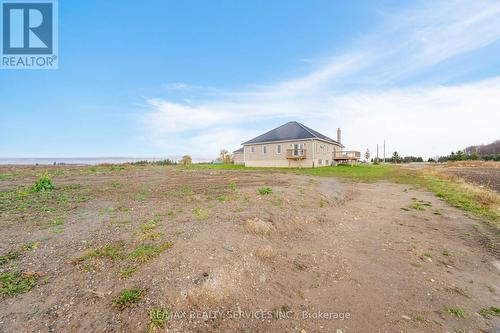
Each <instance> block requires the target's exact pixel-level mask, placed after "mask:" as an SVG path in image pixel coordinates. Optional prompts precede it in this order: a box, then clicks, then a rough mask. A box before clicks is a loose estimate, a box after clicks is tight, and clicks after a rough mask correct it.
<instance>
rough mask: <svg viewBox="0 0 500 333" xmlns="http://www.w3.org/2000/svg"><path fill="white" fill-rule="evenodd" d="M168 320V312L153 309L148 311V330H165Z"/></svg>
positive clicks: (163, 309)
mask: <svg viewBox="0 0 500 333" xmlns="http://www.w3.org/2000/svg"><path fill="white" fill-rule="evenodd" d="M169 319H170V311H169V310H168V309H165V308H153V309H151V310H149V326H148V328H149V330H150V331H156V330H157V329H162V328H165V323H166V321H167V320H169Z"/></svg>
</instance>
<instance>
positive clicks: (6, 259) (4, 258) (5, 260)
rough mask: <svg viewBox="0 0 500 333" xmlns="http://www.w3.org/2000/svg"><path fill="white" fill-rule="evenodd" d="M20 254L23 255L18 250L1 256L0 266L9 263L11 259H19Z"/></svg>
mask: <svg viewBox="0 0 500 333" xmlns="http://www.w3.org/2000/svg"><path fill="white" fill-rule="evenodd" d="M20 256H21V253H19V252H18V251H10V252H9V253H7V254H6V255H3V256H0V266H2V265H3V264H6V263H8V262H9V261H11V260H14V259H17V258H19V257H20Z"/></svg>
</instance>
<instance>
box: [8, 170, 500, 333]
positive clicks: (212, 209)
mask: <svg viewBox="0 0 500 333" xmlns="http://www.w3.org/2000/svg"><path fill="white" fill-rule="evenodd" d="M44 170H48V171H50V172H51V173H52V174H53V175H54V176H53V180H54V184H55V186H56V188H55V189H54V190H52V191H51V194H48V196H47V194H44V193H38V194H24V195H23V194H22V193H23V192H22V189H26V188H28V187H29V186H31V185H32V184H33V183H34V181H35V180H36V179H37V177H38V175H40V174H41V173H42V172H43V171H44ZM0 174H3V175H4V177H3V178H0V179H2V180H0V191H2V192H1V193H2V196H1V197H0V255H5V254H7V253H8V252H9V251H19V252H20V253H21V255H20V257H19V258H17V259H13V260H10V261H8V262H7V263H5V264H3V265H1V266H0V274H1V273H5V272H13V271H20V272H24V273H29V274H33V275H35V276H37V284H36V286H35V287H33V288H32V289H31V290H29V291H27V292H25V293H19V294H15V295H3V296H2V295H0V332H146V331H148V326H149V321H150V318H149V310H150V309H152V308H158V307H162V308H167V309H169V311H170V313H171V314H172V315H174V316H173V317H172V318H170V319H169V320H168V321H167V322H166V327H165V329H164V330H165V331H168V332H224V331H231V332H234V331H246V332H275V331H284V332H303V331H306V332H322V331H323V332H337V333H338V332H454V331H459V330H463V332H499V331H500V317H495V316H491V317H490V318H489V319H487V318H484V317H483V316H481V315H480V314H478V312H479V311H480V310H481V309H484V308H489V307H491V306H497V307H498V306H499V304H500V302H499V300H500V297H499V293H500V279H499V274H500V261H499V260H500V258H499V256H498V254H497V253H495V252H494V251H491V249H489V248H488V246H487V244H488V243H487V242H485V240H484V237H483V235H484V233H483V231H484V230H483V228H485V226H484V225H483V223H482V222H481V221H479V220H477V219H475V218H471V217H468V216H466V215H465V214H464V213H463V212H462V211H459V210H457V209H455V208H452V207H449V206H447V205H446V204H445V203H444V202H442V201H441V200H440V199H438V198H436V197H435V196H434V195H433V194H431V193H428V192H424V191H421V190H417V189H413V188H410V187H408V186H404V185H397V184H391V183H372V184H363V183H349V182H341V181H340V180H336V179H334V178H326V177H310V176H304V175H294V174H285V173H278V172H259V171H236V170H233V171H232V170H225V171H223V170H189V169H182V168H176V167H158V166H126V167H123V168H112V167H98V168H89V167H86V168H83V167H69V166H68V167H51V168H34V167H31V168H30V167H0ZM261 187H270V188H272V193H271V194H268V195H261V194H259V192H258V189H259V188H261ZM415 203H418V204H417V205H415ZM412 207H413V208H412ZM415 207H418V209H416V208H415ZM166 242H171V243H172V247H171V248H165V249H164V250H163V251H162V252H161V253H159V254H157V255H156V256H152V257H149V258H148V259H147V260H144V261H141V262H138V261H135V260H134V259H133V257H131V256H130V255H129V254H130V252H132V251H134V249H137V247H138V246H141V245H149V246H157V245H161V244H165V243H166ZM27 244H31V246H26V245H27ZM106 245H112V246H117V247H120V246H121V247H122V248H123V253H125V255H122V256H92V255H89V254H91V253H95V252H93V251H95V250H96V249H102V248H103V246H106ZM23 246H24V248H23ZM127 267H135V268H136V270H135V272H132V273H131V274H129V276H124V275H123V274H120V272H121V271H123V269H125V268H127ZM129 288H140V289H142V290H144V295H143V297H142V298H141V299H140V300H139V301H138V302H137V303H135V304H133V305H132V306H130V307H124V308H121V307H116V306H113V300H114V299H115V297H116V296H117V295H118V294H119V293H120V292H121V291H122V290H124V289H129ZM456 309H460V310H463V311H464V313H465V318H460V317H459V316H456V315H454V314H453V313H455V314H456V313H457V311H454V310H456ZM203 311H205V312H203ZM238 311H239V312H238ZM204 313H205V314H209V315H210V316H209V317H207V316H203V314H204ZM342 318H343V319H342ZM160 331H162V330H161V329H160Z"/></svg>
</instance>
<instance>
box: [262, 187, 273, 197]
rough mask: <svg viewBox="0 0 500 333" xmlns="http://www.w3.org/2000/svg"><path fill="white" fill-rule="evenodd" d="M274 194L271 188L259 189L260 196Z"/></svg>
mask: <svg viewBox="0 0 500 333" xmlns="http://www.w3.org/2000/svg"><path fill="white" fill-rule="evenodd" d="M271 193H273V189H272V188H270V187H261V188H259V194H260V195H268V194H271Z"/></svg>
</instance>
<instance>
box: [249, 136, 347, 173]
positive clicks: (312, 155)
mask: <svg viewBox="0 0 500 333" xmlns="http://www.w3.org/2000/svg"><path fill="white" fill-rule="evenodd" d="M294 144H303V145H304V149H305V150H306V158H305V159H303V160H292V159H287V157H286V156H287V155H286V150H287V149H293V145H294ZM278 145H280V146H281V153H279V152H278ZM252 147H253V152H252ZM334 148H336V149H337V150H340V146H337V145H334V144H332V143H327V142H324V141H320V140H300V141H283V142H273V143H263V144H255V145H245V146H244V159H245V165H246V166H255V167H304V168H310V167H313V166H314V167H321V166H327V165H330V164H331V162H332V156H333V150H334ZM320 160H321V161H320ZM320 162H321V163H320Z"/></svg>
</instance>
